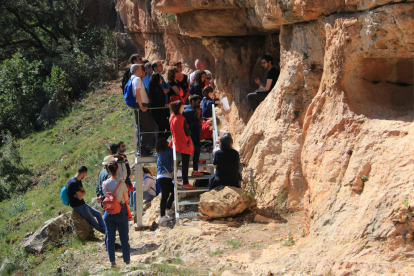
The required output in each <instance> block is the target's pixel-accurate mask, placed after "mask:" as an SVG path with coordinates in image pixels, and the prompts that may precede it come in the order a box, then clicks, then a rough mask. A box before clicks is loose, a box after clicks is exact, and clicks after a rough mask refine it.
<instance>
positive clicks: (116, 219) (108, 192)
mask: <svg viewBox="0 0 414 276" xmlns="http://www.w3.org/2000/svg"><path fill="white" fill-rule="evenodd" d="M108 171H109V174H110V175H111V177H110V178H109V179H108V180H105V181H104V182H103V183H102V192H103V194H104V195H105V199H104V201H103V208H104V210H105V214H104V221H105V228H106V249H107V251H108V256H109V261H110V262H111V266H112V267H113V266H115V265H116V262H115V235H116V229H118V232H119V239H120V240H121V247H122V256H123V258H124V262H125V263H126V264H129V263H130V254H129V227H128V214H127V208H126V204H127V203H128V200H129V199H128V189H127V187H126V185H125V183H124V181H122V180H119V179H118V171H119V168H118V164H117V163H116V162H111V163H110V164H109V165H108Z"/></svg>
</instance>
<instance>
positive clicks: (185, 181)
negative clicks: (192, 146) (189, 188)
mask: <svg viewBox="0 0 414 276" xmlns="http://www.w3.org/2000/svg"><path fill="white" fill-rule="evenodd" d="M181 164H182V173H183V185H186V184H188V166H189V165H190V155H189V154H184V153H181Z"/></svg>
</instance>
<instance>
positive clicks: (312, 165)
mask: <svg viewBox="0 0 414 276" xmlns="http://www.w3.org/2000/svg"><path fill="white" fill-rule="evenodd" d="M117 10H118V12H119V14H120V17H121V18H123V19H122V21H123V24H124V25H125V26H126V30H127V32H128V35H129V36H130V37H131V38H133V41H134V43H135V45H137V47H138V48H139V49H142V51H144V52H145V55H146V56H147V57H149V58H152V59H154V58H162V59H166V61H167V63H168V62H169V61H170V60H173V59H182V60H184V62H185V64H186V66H187V70H189V68H193V62H194V60H195V58H197V57H200V56H203V57H205V58H206V59H207V60H208V67H209V68H211V69H214V72H215V78H216V90H217V91H216V92H217V93H218V94H219V95H220V96H228V97H229V99H230V104H231V110H230V112H227V113H224V116H225V118H226V123H225V125H224V127H225V128H227V129H228V130H229V131H230V132H231V133H232V134H234V135H235V137H236V144H237V148H238V149H239V151H240V155H241V157H242V159H243V162H244V163H245V169H244V172H243V177H244V179H245V180H246V181H245V183H244V185H245V186H246V188H247V189H251V188H252V187H251V184H250V183H249V181H247V180H248V179H249V176H250V170H251V169H253V176H254V181H255V182H256V183H257V187H256V189H257V199H258V202H259V205H260V206H261V207H270V208H287V209H289V210H290V211H297V210H305V215H306V218H307V226H306V227H307V228H306V229H307V238H306V239H304V240H301V241H299V242H298V243H299V244H298V245H297V246H298V250H296V251H295V252H296V253H295V255H294V256H293V257H292V256H291V254H292V253H291V251H290V248H279V247H270V248H267V249H266V250H264V253H263V257H262V258H260V259H259V260H256V261H255V262H254V263H253V264H251V271H252V273H254V275H259V274H261V273H263V274H264V275H267V271H269V270H270V271H272V272H281V271H286V268H287V267H289V266H291V267H297V268H298V269H297V270H295V271H297V272H300V273H302V274H312V273H314V274H313V275H322V274H326V273H329V270H331V269H333V271H339V272H338V275H342V274H341V273H342V272H343V273H345V274H343V275H349V274H346V273H351V275H354V274H355V275H367V274H368V273H369V272H371V271H372V269H374V268H375V269H377V268H378V269H380V268H381V267H383V266H387V265H388V266H390V264H391V263H392V265H393V266H394V267H398V266H400V268H401V271H403V274H404V271H405V272H407V271H410V269H409V268H407V267H408V264H407V262H406V260H407V259H410V258H411V257H410V256H412V253H410V252H412V250H413V231H414V221H413V219H412V215H411V211H412V209H414V196H413V192H414V186H413V183H414V170H413V169H414V162H413V160H414V149H413V146H412V141H413V138H414V124H413V123H412V122H413V119H414V90H413V89H414V88H413V78H414V77H413V76H414V74H413V67H414V54H413V53H414V33H413V32H414V31H413V30H414V3H413V1H398V0H395V1H391V0H388V1H387V0H376V1H374V0H372V1H370V0H366V1H364V0H345V1H343V0H341V1H339V0H332V1H328V0H325V1H324V0H317V1H315V0H313V1H311V0H300V1H299V0H287V1H276V0H256V1H254V0H245V1H244V0H239V1H227V0H223V1H215V0H212V1H204V0H196V1H194V0H192V1H190V0H163V1H135V4H134V3H133V2H131V1H126V0H124V1H118V3H117ZM174 14H176V16H175V15H174ZM264 53H270V54H272V55H273V56H274V57H275V59H276V60H277V62H279V61H280V63H279V64H277V65H278V67H280V70H281V73H280V77H279V80H278V82H277V84H276V86H275V88H274V89H273V90H272V92H271V93H270V94H269V95H268V96H267V98H266V100H265V101H264V102H263V103H262V104H261V105H260V106H259V108H258V109H257V110H256V111H255V113H254V114H251V111H250V109H249V106H248V103H247V101H246V95H247V94H248V93H249V92H251V91H253V90H255V89H256V88H257V85H255V83H254V78H255V77H257V76H260V77H261V78H263V80H264V79H265V72H263V70H262V69H261V66H260V57H261V56H262V55H263V54H264ZM362 176H366V178H362ZM363 179H364V180H365V181H363ZM367 179H368V180H367ZM255 186H256V185H255ZM403 201H404V204H403ZM289 252H290V253H289ZM275 254H276V255H277V256H278V257H277V258H275ZM341 271H342V272H341ZM335 274H336V273H335ZM408 274H410V273H408ZM408 274H407V275H408ZM292 275H297V274H294V273H293V274H292Z"/></svg>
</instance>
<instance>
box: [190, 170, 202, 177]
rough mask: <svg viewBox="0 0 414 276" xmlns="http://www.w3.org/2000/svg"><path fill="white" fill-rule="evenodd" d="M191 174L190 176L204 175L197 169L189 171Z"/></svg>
mask: <svg viewBox="0 0 414 276" xmlns="http://www.w3.org/2000/svg"><path fill="white" fill-rule="evenodd" d="M191 175H192V176H204V173H202V172H199V171H193V172H192V173H191Z"/></svg>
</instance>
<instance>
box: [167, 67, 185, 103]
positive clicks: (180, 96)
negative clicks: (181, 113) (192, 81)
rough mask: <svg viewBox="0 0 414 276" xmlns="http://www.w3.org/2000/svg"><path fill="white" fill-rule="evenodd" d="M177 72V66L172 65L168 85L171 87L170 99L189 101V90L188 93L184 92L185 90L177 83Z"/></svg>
mask: <svg viewBox="0 0 414 276" xmlns="http://www.w3.org/2000/svg"><path fill="white" fill-rule="evenodd" d="M177 74H178V69H177V67H171V68H170V69H169V70H168V74H167V75H168V85H169V86H170V87H171V90H170V93H169V95H170V100H169V101H172V102H173V101H176V100H181V101H182V102H183V104H185V102H186V101H187V98H188V96H190V93H189V91H188V90H187V93H184V90H183V89H182V88H181V87H180V86H179V85H178V83H177Z"/></svg>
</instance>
